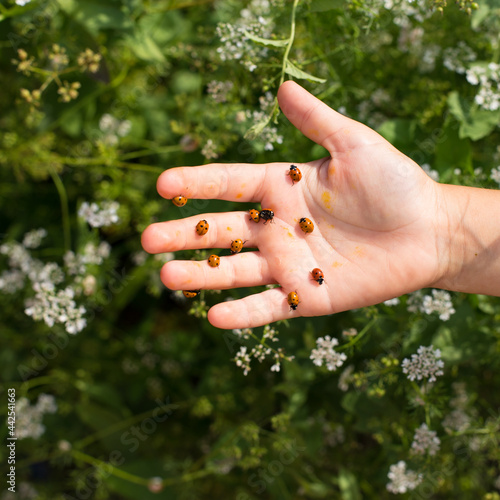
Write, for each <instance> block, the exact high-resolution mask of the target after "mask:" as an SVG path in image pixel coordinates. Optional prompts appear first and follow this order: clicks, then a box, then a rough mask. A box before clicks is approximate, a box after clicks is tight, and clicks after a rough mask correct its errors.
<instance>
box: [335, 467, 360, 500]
mask: <svg viewBox="0 0 500 500" xmlns="http://www.w3.org/2000/svg"><path fill="white" fill-rule="evenodd" d="M339 488H340V492H341V494H342V500H361V493H360V491H359V487H358V480H357V479H356V476H355V475H354V474H353V473H352V472H349V471H348V470H347V469H340V472H339Z"/></svg>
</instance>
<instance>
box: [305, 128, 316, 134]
mask: <svg viewBox="0 0 500 500" xmlns="http://www.w3.org/2000/svg"><path fill="white" fill-rule="evenodd" d="M307 135H318V129H317V128H310V129H309V130H308V133H307Z"/></svg>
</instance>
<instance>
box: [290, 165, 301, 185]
mask: <svg viewBox="0 0 500 500" xmlns="http://www.w3.org/2000/svg"><path fill="white" fill-rule="evenodd" d="M286 174H287V175H289V176H290V179H292V186H293V185H294V184H295V183H296V182H299V181H300V179H302V172H301V171H300V170H299V167H297V165H292V166H291V167H290V170H289V171H288V172H287V173H286Z"/></svg>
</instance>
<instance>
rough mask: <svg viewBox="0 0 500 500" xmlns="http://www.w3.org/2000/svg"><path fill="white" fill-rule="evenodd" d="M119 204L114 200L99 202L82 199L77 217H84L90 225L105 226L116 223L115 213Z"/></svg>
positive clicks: (116, 215) (116, 216) (117, 219)
mask: <svg viewBox="0 0 500 500" xmlns="http://www.w3.org/2000/svg"><path fill="white" fill-rule="evenodd" d="M119 208H120V204H119V203H118V202H116V201H103V202H102V203H101V204H98V203H95V202H92V203H88V202H86V201H84V202H83V203H82V204H81V206H80V209H79V210H78V217H81V218H82V219H85V221H87V222H88V223H89V224H90V226H92V227H105V226H110V225H112V224H115V223H117V222H118V221H119V220H120V218H119V217H118V214H117V213H116V212H117V211H118V209H119Z"/></svg>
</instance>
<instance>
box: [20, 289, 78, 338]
mask: <svg viewBox="0 0 500 500" xmlns="http://www.w3.org/2000/svg"><path fill="white" fill-rule="evenodd" d="M33 290H35V296H34V297H33V298H30V299H28V300H27V301H26V304H25V305H26V309H25V310H24V312H25V313H26V315H28V316H31V317H32V318H33V319H34V320H35V321H41V320H43V321H44V322H45V324H46V325H47V326H48V327H52V326H54V324H56V323H61V324H64V327H65V329H66V331H67V332H68V333H70V334H75V333H78V332H80V331H82V330H83V329H84V328H85V326H86V325H87V320H86V319H85V318H84V317H83V316H84V314H85V312H86V310H85V308H84V307H83V306H77V304H76V302H75V301H74V300H73V299H74V296H75V291H74V290H73V288H71V287H67V288H65V289H62V290H56V288H55V286H54V284H53V283H51V282H50V281H45V282H41V283H34V284H33Z"/></svg>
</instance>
